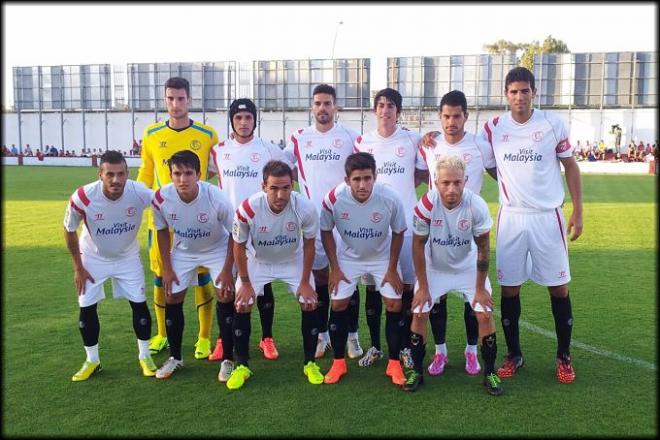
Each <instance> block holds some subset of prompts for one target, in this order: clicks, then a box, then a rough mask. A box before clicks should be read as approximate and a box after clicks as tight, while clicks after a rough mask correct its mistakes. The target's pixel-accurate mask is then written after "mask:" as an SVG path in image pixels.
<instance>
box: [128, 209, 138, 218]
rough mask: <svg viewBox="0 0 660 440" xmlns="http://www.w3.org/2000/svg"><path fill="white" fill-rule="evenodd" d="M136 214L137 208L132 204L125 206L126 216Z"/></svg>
mask: <svg viewBox="0 0 660 440" xmlns="http://www.w3.org/2000/svg"><path fill="white" fill-rule="evenodd" d="M135 214H137V209H136V208H135V207H134V206H129V207H128V208H126V217H133V216H135Z"/></svg>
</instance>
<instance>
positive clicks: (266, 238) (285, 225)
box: [232, 191, 319, 275]
mask: <svg viewBox="0 0 660 440" xmlns="http://www.w3.org/2000/svg"><path fill="white" fill-rule="evenodd" d="M318 230H319V216H318V213H317V212H316V209H315V208H314V206H312V203H311V202H310V201H309V200H307V199H305V197H304V196H303V195H301V194H300V193H298V192H295V191H293V192H291V199H290V200H289V203H288V204H287V206H286V208H284V210H283V211H282V212H280V213H279V214H275V213H274V212H273V211H272V210H271V209H270V207H269V206H268V200H267V198H266V193H264V192H259V193H256V194H253V195H252V196H251V197H250V198H249V199H246V200H244V201H243V203H241V205H240V206H239V207H238V209H237V210H236V214H235V215H234V226H233V230H232V232H233V237H234V241H235V242H237V243H245V242H247V241H248V240H250V241H251V243H252V247H253V248H254V254H253V255H254V257H255V258H256V259H257V260H258V261H260V262H265V263H282V262H285V261H291V260H296V259H298V258H300V256H301V255H302V252H303V248H302V238H316V236H317V235H318ZM251 255H252V253H251ZM275 275H277V274H275Z"/></svg>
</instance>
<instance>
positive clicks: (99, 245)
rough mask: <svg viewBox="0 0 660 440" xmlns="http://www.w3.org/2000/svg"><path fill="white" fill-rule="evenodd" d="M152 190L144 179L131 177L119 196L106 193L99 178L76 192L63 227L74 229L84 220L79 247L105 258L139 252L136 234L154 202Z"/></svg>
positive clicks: (88, 252) (68, 207)
mask: <svg viewBox="0 0 660 440" xmlns="http://www.w3.org/2000/svg"><path fill="white" fill-rule="evenodd" d="M151 197H152V191H151V190H150V189H149V188H147V187H146V186H145V185H144V184H143V183H141V182H136V181H135V180H130V179H128V180H127V181H126V186H125V187H124V193H123V194H122V195H121V197H120V198H119V199H117V200H110V199H108V198H107V197H106V196H105V195H104V194H103V182H101V181H100V180H97V181H96V182H93V183H89V184H87V185H85V186H81V187H80V188H78V189H77V190H76V192H74V193H73V195H72V196H71V199H70V200H69V205H68V206H67V208H66V212H65V214H64V228H65V229H66V230H67V231H69V232H75V230H76V229H77V228H78V225H79V224H80V222H81V221H83V222H84V223H85V227H84V228H83V230H82V233H81V234H80V238H79V243H80V251H81V252H82V253H84V254H89V255H96V256H98V257H101V258H103V259H110V260H113V259H120V258H124V257H127V256H133V255H136V254H138V253H139V250H140V246H139V245H138V242H137V234H138V231H139V230H140V225H141V224H142V213H143V212H144V210H145V209H146V208H147V207H148V206H149V204H150V203H151Z"/></svg>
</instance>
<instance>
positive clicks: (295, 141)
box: [291, 129, 312, 199]
mask: <svg viewBox="0 0 660 440" xmlns="http://www.w3.org/2000/svg"><path fill="white" fill-rule="evenodd" d="M298 133H302V129H300V130H298ZM291 142H293V154H294V156H296V161H297V162H298V171H299V172H300V177H302V178H303V182H302V184H303V186H304V187H305V192H306V193H307V198H308V199H311V198H312V197H311V196H310V195H309V189H308V188H307V179H306V178H305V170H304V168H303V164H302V157H300V149H299V148H298V139H296V138H295V136H293V135H291Z"/></svg>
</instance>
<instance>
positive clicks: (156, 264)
mask: <svg viewBox="0 0 660 440" xmlns="http://www.w3.org/2000/svg"><path fill="white" fill-rule="evenodd" d="M148 234H149V240H148V246H149V265H150V267H151V271H152V272H153V274H154V313H155V315H156V328H157V332H156V334H155V335H154V336H153V337H152V338H151V339H150V341H149V351H150V352H151V354H156V353H160V352H161V351H163V350H164V349H165V348H167V344H168V343H167V329H166V328H165V290H164V289H163V279H162V277H161V276H160V273H161V272H160V253H159V251H158V240H156V231H155V230H154V229H152V228H149V231H148Z"/></svg>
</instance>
